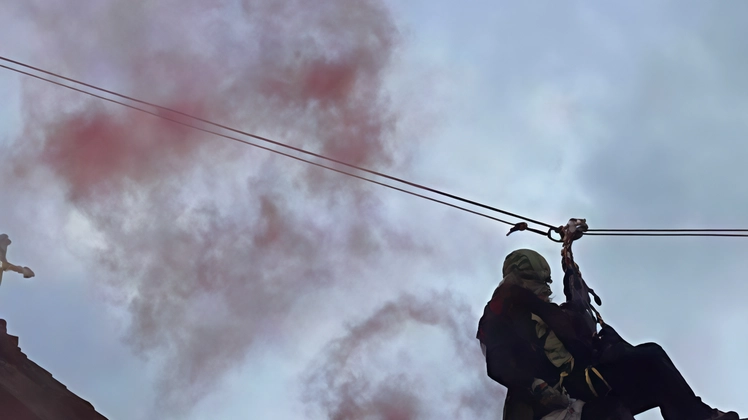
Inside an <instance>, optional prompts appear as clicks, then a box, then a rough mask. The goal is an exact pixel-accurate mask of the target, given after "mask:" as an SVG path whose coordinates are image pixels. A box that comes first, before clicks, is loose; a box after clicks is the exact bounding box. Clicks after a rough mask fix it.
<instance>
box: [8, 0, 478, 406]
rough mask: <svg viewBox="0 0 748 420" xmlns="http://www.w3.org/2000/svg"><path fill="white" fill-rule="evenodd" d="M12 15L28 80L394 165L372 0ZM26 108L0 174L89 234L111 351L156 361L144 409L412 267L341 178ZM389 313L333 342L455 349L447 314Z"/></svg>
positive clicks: (98, 7) (119, 124)
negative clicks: (78, 217)
mask: <svg viewBox="0 0 748 420" xmlns="http://www.w3.org/2000/svg"><path fill="white" fill-rule="evenodd" d="M17 8H18V10H17V13H19V15H20V16H21V17H22V18H26V19H28V20H29V21H31V22H34V23H35V24H36V26H35V27H34V30H35V31H36V32H37V33H38V34H39V37H41V38H43V42H40V43H38V45H41V46H43V47H38V48H37V50H32V53H31V56H30V57H29V59H28V60H27V61H29V62H32V63H35V64H38V65H39V66H42V67H46V68H49V69H53V70H57V71H60V72H62V73H65V74H67V75H70V76H72V77H76V78H79V79H83V80H86V81H90V82H92V83H94V84H101V85H104V86H105V87H111V88H113V89H115V90H120V91H123V92H124V93H128V94H131V95H133V96H136V97H139V98H142V99H145V100H148V101H152V102H156V103H159V104H163V105H166V106H170V107H174V108H177V109H179V110H181V111H185V112H189V113H194V114H198V115H200V116H202V117H205V118H209V119H212V120H214V121H216V122H220V123H224V124H228V125H231V126H234V127H236V128H239V129H245V130H248V131H252V132H255V133H257V134H262V135H268V136H270V137H272V138H275V139H278V140H282V141H285V142H289V143H293V144H294V145H296V146H302V147H305V148H308V149H310V150H313V151H316V152H319V153H323V154H326V155H328V156H331V157H333V158H336V159H342V160H345V161H347V162H350V163H353V164H358V165H365V166H368V167H371V168H373V169H379V170H382V169H386V166H387V165H388V164H390V163H391V162H392V160H393V156H394V154H395V153H397V150H396V149H395V148H394V146H393V145H394V142H393V136H394V134H395V132H394V130H395V127H396V122H397V119H396V115H397V110H395V109H394V108H393V107H392V106H391V103H390V98H389V97H388V95H387V94H386V92H385V89H384V82H383V79H384V78H385V77H386V75H387V71H388V69H389V66H390V63H391V61H392V59H393V55H394V52H395V50H396V45H397V40H398V34H397V29H396V28H395V25H394V24H393V21H392V18H391V16H390V15H389V12H388V11H387V10H386V8H385V7H384V6H383V4H381V3H380V2H379V1H378V0H360V1H349V0H332V1H326V2H308V1H302V0H284V1H272V2H267V1H259V0H258V1H249V0H245V1H242V2H230V1H227V2H213V3H210V2H205V1H198V0H189V1H181V0H180V1H176V0H172V1H155V0H154V1H143V2H129V1H120V2H108V3H102V2H100V1H98V0H88V1H83V2H81V1H63V0H58V1H57V2H49V1H46V0H45V1H41V0H39V1H28V2H24V3H23V4H22V5H20V6H17ZM72 40H76V42H72ZM25 92H26V93H25V94H26V96H25V97H24V101H25V102H26V108H27V109H28V110H29V113H28V115H26V121H25V123H26V125H27V126H26V131H25V138H24V139H19V140H18V142H17V143H16V147H17V150H16V152H15V154H16V155H17V157H20V158H22V160H20V161H17V165H16V167H15V171H16V173H17V174H26V175H34V176H35V178H34V179H37V178H36V177H37V176H39V175H38V174H39V173H47V172H48V173H51V175H52V176H53V179H54V182H57V183H59V185H60V186H61V187H62V188H64V190H65V191H66V193H67V196H66V197H67V198H68V200H69V202H70V203H71V204H72V205H73V206H75V207H76V208H77V209H78V210H79V211H80V212H82V213H83V214H84V215H86V216H87V217H88V218H89V220H90V222H91V223H92V225H93V227H94V228H95V229H96V230H97V232H98V233H99V234H100V235H101V237H102V238H103V242H104V243H105V244H106V246H105V248H104V249H100V250H95V251H97V258H96V260H97V262H98V263H100V264H102V265H101V267H107V268H108V269H109V270H110V273H109V275H107V276H106V277H105V278H104V279H102V281H101V283H102V285H103V286H105V287H110V288H112V290H114V291H115V293H117V294H118V295H119V296H121V298H122V299H123V300H125V301H126V302H128V303H127V305H128V307H129V310H130V315H131V317H132V323H131V325H130V328H129V331H128V333H127V341H128V343H129V344H130V345H132V347H133V348H134V349H136V350H137V351H138V352H141V353H143V354H146V355H155V356H158V357H160V359H159V360H164V369H163V371H162V380H161V382H160V384H159V395H158V396H157V397H156V400H157V401H158V404H159V406H160V407H159V410H162V409H168V410H170V411H169V412H170V413H172V414H174V415H176V416H180V415H183V414H184V413H185V412H186V411H187V410H189V409H190V408H191V406H192V405H194V404H195V403H197V402H198V401H199V400H200V398H201V397H202V396H204V395H205V393H206V392H208V391H210V390H211V389H212V388H213V387H214V386H215V385H216V384H217V382H218V381H219V380H220V379H221V378H222V375H224V374H225V373H226V372H227V371H229V370H231V369H232V368H233V367H235V366H237V365H238V364H239V363H240V362H241V361H242V360H243V359H244V358H245V357H246V355H247V354H248V353H251V352H252V351H253V349H254V348H255V346H258V345H268V344H271V345H272V343H274V342H277V341H279V340H284V339H286V338H285V337H288V336H294V335H300V334H302V333H303V331H302V328H301V327H299V325H303V323H301V322H298V321H295V320H293V319H289V316H290V315H289V314H290V313H292V312H294V310H296V309H298V308H299V307H305V306H304V305H310V306H309V308H310V310H313V309H314V308H315V307H317V308H320V307H322V306H324V301H316V302H310V300H311V299H310V298H309V296H315V295H319V294H320V293H323V292H324V291H325V290H331V289H333V288H336V289H337V290H343V291H345V290H346V288H349V287H350V285H351V284H354V283H355V282H356V279H357V278H358V277H359V276H360V275H362V273H363V272H364V269H363V268H364V267H366V266H367V264H372V263H373V261H377V260H379V259H381V258H386V256H387V255H391V254H397V253H405V252H416V251H417V250H416V249H415V248H413V247H412V242H413V241H411V240H409V239H408V238H407V237H406V236H404V235H402V234H401V233H399V229H397V228H395V227H392V226H388V225H387V224H385V223H381V219H382V218H383V217H382V216H381V211H380V205H379V200H378V198H377V197H378V196H377V195H374V194H372V193H371V192H370V191H371V187H370V186H368V185H364V184H362V183H361V182H360V181H356V180H349V179H343V178H341V176H340V175H337V174H330V173H327V172H324V171H323V170H320V169H316V168H310V167H307V166H304V165H302V164H299V163H298V162H295V161H291V160H288V159H285V158H281V157H277V156H275V155H271V154H268V153H266V152H261V151H257V150H254V149H249V148H247V147H243V146H241V145H238V144H236V143H233V142H228V141H225V140H221V139H217V138H215V137H212V136H209V135H207V134H204V133H200V132H197V131H194V130H190V129H187V128H185V127H180V126H178V125H175V124H172V123H170V122H168V121H164V120H160V119H157V118H155V117H153V116H150V115H145V114H141V113H138V112H136V111H133V110H130V109H126V108H124V107H119V106H116V105H112V104H107V103H105V102H102V101H100V100H96V99H87V98H85V97H82V96H80V95H78V94H75V95H71V94H70V93H68V92H65V91H62V90H61V89H60V88H57V87H50V86H46V85H39V82H37V81H28V82H26V85H25ZM40 98H44V102H45V106H44V107H43V108H39V103H40V102H39V99H40ZM36 167H38V168H41V170H42V171H41V172H39V173H35V172H33V171H32V170H30V169H28V168H36ZM380 191H381V190H376V192H377V193H378V192H380ZM96 277H97V280H98V277H99V276H96ZM390 284H394V281H390ZM386 286H387V283H383V284H382V285H381V287H386ZM441 303H442V304H443V305H447V306H449V305H452V304H454V302H450V301H448V300H447V301H443V302H441ZM315 305H316V306H315ZM399 305H401V306H397V307H395V308H394V309H395V310H396V312H395V313H396V314H399V315H398V317H397V318H396V319H390V318H387V317H386V316H385V317H384V318H382V317H383V315H382V314H381V313H378V314H376V315H375V316H374V317H373V318H372V320H370V321H369V322H368V323H367V324H365V325H364V326H363V327H362V328H361V329H357V330H353V331H351V335H350V336H349V337H348V338H346V339H345V340H346V341H344V342H343V345H344V346H351V345H352V344H350V343H353V342H367V340H371V337H375V336H377V335H378V334H379V333H380V332H381V331H382V330H384V329H387V328H389V325H390V324H393V323H394V324H397V323H400V322H402V321H404V320H406V319H410V318H412V319H414V320H416V321H417V322H424V323H428V324H432V325H437V326H439V327H440V328H441V327H443V328H446V330H447V331H448V333H449V334H450V336H451V337H453V338H454V337H457V336H458V335H461V334H462V333H463V331H461V330H459V329H460V328H462V326H463V325H462V324H461V325H459V326H458V325H456V324H455V321H454V319H452V318H450V317H451V316H453V315H454V313H453V312H452V311H451V310H447V311H446V312H443V313H441V312H440V313H436V312H433V313H432V312H431V311H432V309H431V308H429V307H420V306H418V305H417V303H413V302H409V301H405V302H404V303H403V302H401V303H400V304H399ZM402 305H405V306H402ZM403 308H406V309H403ZM445 309H449V308H448V307H446V308H445ZM397 311H400V312H397ZM306 313H310V311H306ZM311 313H313V311H311ZM307 316H308V315H307ZM471 328H472V327H471ZM470 334H472V329H470V330H469V334H468V335H470ZM455 339H456V338H455ZM345 343H349V344H345ZM457 347H461V346H457ZM470 351H471V352H472V351H475V349H471V350H470ZM332 357H333V359H335V360H334V361H333V362H331V363H343V361H340V360H338V356H332ZM465 357H467V356H465ZM465 360H467V359H465ZM463 362H464V360H463ZM409 380H410V379H409ZM331 389H332V390H335V391H336V392H340V395H339V396H334V397H330V396H329V395H321V396H320V398H323V399H325V401H327V402H326V403H325V404H327V406H329V408H328V411H329V412H331V413H332V412H335V413H336V414H335V415H334V416H333V418H340V419H343V418H357V417H359V416H360V415H365V414H367V413H374V412H377V413H379V414H380V415H381V416H384V418H388V419H393V420H394V419H406V418H407V419H409V418H415V416H416V414H417V413H418V412H420V410H421V405H422V404H421V402H420V400H419V397H418V396H417V395H412V394H408V393H407V392H404V390H403V389H401V388H400V386H399V385H392V384H385V385H381V386H376V387H371V388H365V389H355V390H351V389H349V388H347V385H345V384H344V385H335V386H333V387H332V388H331ZM362 396H363V397H362ZM359 397H362V398H365V399H366V402H365V403H358V402H356V401H354V400H356V399H357V398H359ZM337 398H342V400H340V401H339V400H338V399H337ZM330 404H333V405H336V408H332V406H330Z"/></svg>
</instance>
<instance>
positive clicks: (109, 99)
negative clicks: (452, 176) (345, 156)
mask: <svg viewBox="0 0 748 420" xmlns="http://www.w3.org/2000/svg"><path fill="white" fill-rule="evenodd" d="M0 67H1V68H5V69H8V70H12V71H15V72H18V73H21V74H24V75H26V76H29V77H33V78H36V79H39V80H44V81H45V82H49V83H52V84H55V85H58V86H62V87H65V88H68V89H71V90H74V91H76V92H80V93H84V94H86V95H90V96H93V97H95V98H98V99H102V100H105V101H108V102H111V103H115V104H118V105H122V106H125V107H127V108H130V109H134V110H137V111H140V112H144V113H146V114H150V115H153V116H155V117H158V118H163V119H165V120H167V121H171V122H173V123H175V124H179V125H182V126H185V127H189V128H192V129H195V130H198V131H202V132H204V133H208V134H213V135H215V136H219V137H223V138H226V139H229V140H234V141H237V142H240V143H243V144H246V145H248V146H254V147H257V148H259V149H262V150H267V151H268V152H273V153H276V154H279V155H281V156H285V157H288V158H291V159H295V160H298V161H300V162H305V163H308V164H310V165H314V166H317V167H320V168H324V169H328V170H331V171H333V172H337V173H339V174H343V175H348V176H350V177H353V178H357V179H360V180H363V181H368V182H371V183H374V184H376V185H380V186H383V187H387V188H390V189H393V190H395V191H400V192H403V193H406V194H410V195H413V196H416V197H420V198H423V199H426V200H429V201H433V202H435V203H439V204H444V205H445V206H449V207H452V208H455V209H458V210H462V211H465V212H468V213H472V214H475V215H477V216H481V217H485V218H487V219H491V220H494V221H497V222H501V223H504V224H507V225H510V226H515V225H516V224H515V223H512V222H508V221H506V220H502V219H499V218H497V217H493V216H490V215H487V214H484V213H481V212H478V211H474V210H470V209H468V208H465V207H462V206H458V205H456V204H452V203H448V202H446V201H443V200H438V199H436V198H433V197H429V196H426V195H423V194H418V193H415V192H413V191H408V190H406V189H403V188H399V187H396V186H393V185H389V184H385V183H383V182H379V181H375V180H373V179H369V178H366V177H363V176H360V175H356V174H352V173H350V172H346V171H343V170H340V169H336V168H333V167H330V166H326V165H323V164H321V163H318V162H313V161H311V160H308V159H304V158H301V157H298V156H294V155H291V154H288V153H284V152H281V151H278V150H275V149H272V148H269V147H265V146H262V145H259V144H256V143H252V142H250V141H247V140H243V139H239V138H236V137H232V136H229V135H226V134H222V133H218V132H216V131H211V130H208V129H205V128H202V127H197V126H195V125H192V124H189V123H186V122H184V121H179V120H176V119H174V118H169V117H167V116H164V115H161V114H158V113H156V112H153V111H148V110H145V109H142V108H138V107H136V106H134V105H130V104H126V103H123V102H119V101H117V100H114V99H111V98H106V97H104V96H100V95H97V94H95V93H91V92H87V91H85V90H82V89H78V88H75V87H72V86H68V85H65V84H63V83H59V82H56V81H54V80H49V79H45V78H43V77H41V76H38V75H35V74H31V73H27V72H25V71H23V70H18V69H14V68H11V67H8V66H5V65H3V64H0Z"/></svg>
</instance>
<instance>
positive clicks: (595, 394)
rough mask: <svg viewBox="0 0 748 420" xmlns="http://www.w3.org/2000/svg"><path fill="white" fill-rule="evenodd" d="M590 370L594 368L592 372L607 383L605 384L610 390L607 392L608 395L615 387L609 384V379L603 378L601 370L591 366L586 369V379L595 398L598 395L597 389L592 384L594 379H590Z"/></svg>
mask: <svg viewBox="0 0 748 420" xmlns="http://www.w3.org/2000/svg"><path fill="white" fill-rule="evenodd" d="M590 370H592V373H594V374H595V375H596V376H597V377H598V378H600V380H601V381H603V383H604V384H605V386H607V387H608V391H607V392H606V393H605V394H606V395H607V394H608V392H610V390H611V389H613V388H612V387H611V386H610V384H608V381H606V380H605V378H603V375H601V374H600V371H599V370H597V369H596V368H595V367H594V366H590V367H588V368H585V369H584V379H585V381H587V386H588V387H589V388H590V391H592V395H594V396H595V398H597V397H598V395H597V391H595V387H594V386H593V385H592V380H590Z"/></svg>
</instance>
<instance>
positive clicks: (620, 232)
mask: <svg viewBox="0 0 748 420" xmlns="http://www.w3.org/2000/svg"><path fill="white" fill-rule="evenodd" d="M0 60H3V61H6V62H9V63H12V64H15V65H18V66H22V67H25V68H28V69H32V70H34V71H37V72H40V73H43V74H47V75H50V76H54V77H57V78H60V79H62V80H66V81H68V82H71V83H75V84H78V85H80V86H85V87H87V88H90V89H94V90H97V91H100V92H104V93H107V94H109V95H112V96H116V97H119V98H123V99H126V100H129V101H132V102H136V103H139V104H143V105H147V106H150V107H153V108H156V109H159V110H163V111H167V112H169V113H172V114H174V115H179V116H183V117H186V118H189V119H191V120H195V121H199V122H202V123H204V124H208V125H211V126H214V127H218V128H221V129H224V130H227V131H231V132H234V133H237V134H241V135H244V136H247V137H251V138H254V139H257V140H261V141H264V142H267V143H270V144H273V145H275V146H279V147H283V148H286V149H289V150H293V151H295V152H298V153H303V154H306V155H308V156H312V157H315V158H317V159H322V160H326V161H329V162H333V163H336V164H338V165H342V166H345V167H348V168H351V169H355V170H358V171H361V172H365V173H368V174H371V175H375V176H378V177H381V178H385V179H388V180H391V181H395V182H399V183H401V184H404V185H408V186H410V187H414V188H418V189H421V190H424V191H428V192H431V193H434V194H438V195H441V196H444V197H448V198H451V199H453V200H456V201H461V202H464V203H467V204H471V205H474V206H477V207H481V208H484V209H487V210H491V211H494V212H497V213H501V214H505V215H508V216H511V217H515V218H518V219H521V220H525V221H527V222H531V223H535V224H537V225H541V226H544V227H546V228H548V229H549V231H548V235H550V232H551V231H555V232H558V229H559V228H558V227H555V226H553V225H551V224H548V223H544V222H541V221H538V220H535V219H531V218H529V217H525V216H521V215H519V214H516V213H512V212H509V211H506V210H502V209H499V208H497V207H493V206H489V205H486V204H483V203H480V202H477V201H474V200H469V199H466V198H463V197H460V196H457V195H454V194H451V193H447V192H444V191H441V190H438V189H435V188H431V187H427V186H425V185H422V184H418V183H415V182H411V181H407V180H405V179H402V178H398V177H395V176H392V175H387V174H385V173H382V172H378V171H375V170H371V169H367V168H363V167H360V166H357V165H354V164H350V163H348V162H345V161H341V160H338V159H335V158H331V157H328V156H324V155H321V154H318V153H314V152H310V151H308V150H305V149H302V148H299V147H295V146H291V145H288V144H285V143H281V142H279V141H276V140H272V139H269V138H266V137H262V136H259V135H256V134H252V133H249V132H245V131H241V130H238V129H235V128H232V127H229V126H226V125H223V124H219V123H215V122H213V121H210V120H207V119H204V118H201V117H197V116H194V115H191V114H188V113H185V112H181V111H178V110H175V109H172V108H168V107H165V106H161V105H158V104H154V103H151V102H147V101H143V100H140V99H137V98H134V97H130V96H127V95H123V94H120V93H117V92H114V91H111V90H108V89H104V88H100V87H98V86H95V85H92V84H89V83H85V82H81V81H79V80H76V79H73V78H70V77H66V76H62V75H59V74H57V73H53V72H51V71H47V70H44V69H41V68H38V67H34V66H31V65H28V64H25V63H22V62H19V61H16V60H12V59H9V58H6V57H3V56H0ZM0 67H1V68H4V69H7V70H10V71H14V72H17V73H19V74H23V75H25V76H29V77H33V78H36V79H39V80H42V81H45V82H48V83H52V84H54V85H57V86H61V87H64V88H68V89H71V90H73V91H76V92H79V93H83V94H86V95H89V96H92V97H95V98H98V99H102V100H105V101H108V102H111V103H115V104H118V105H122V106H125V107H127V108H130V109H134V110H137V111H141V112H144V113H146V114H149V115H152V116H155V117H158V118H162V119H165V120H167V121H171V122H173V123H176V124H179V125H182V126H185V127H189V128H192V129H195V130H198V131H202V132H205V133H208V134H213V135H216V136H219V137H223V138H226V139H229V140H233V141H237V142H239V143H242V144H245V145H248V146H253V147H257V148H259V149H262V150H266V151H269V152H273V153H276V154H279V155H281V156H285V157H289V158H292V159H295V160H298V161H301V162H305V163H308V164H310V165H313V166H317V167H320V168H324V169H328V170H331V171H333V172H337V173H340V174H344V175H348V176H351V177H353V178H357V179H360V180H364V181H368V182H371V183H374V184H377V185H380V186H383V187H387V188H390V189H393V190H396V191H400V192H404V193H406V194H410V195H413V196H416V197H420V198H424V199H426V200H429V201H433V202H436V203H439V204H444V205H446V206H449V207H452V208H455V209H459V210H463V211H465V212H468V213H472V214H475V215H478V216H481V217H485V218H488V219H491V220H494V221H497V222H501V223H504V224H507V225H510V226H514V227H515V228H516V227H517V226H519V225H520V224H519V223H517V224H515V223H512V222H509V221H506V220H502V219H499V218H496V217H493V216H490V215H487V214H485V213H481V212H478V211H474V210H470V209H468V208H465V207H462V206H459V205H455V204H452V203H449V202H446V201H443V200H438V199H435V198H433V197H429V196H426V195H423V194H418V193H415V192H413V191H409V190H406V189H403V188H399V187H395V186H393V185H390V184H386V183H383V182H379V181H375V180H373V179H370V178H366V177H363V176H360V175H356V174H353V173H350V172H346V171H343V170H340V169H336V168H333V167H330V166H327V165H323V164H321V163H318V162H314V161H311V160H308V159H304V158H301V157H298V156H294V155H291V154H288V153H284V152H281V151H278V150H275V149H272V148H269V147H265V146H262V145H259V144H257V143H253V142H249V141H247V140H243V139H240V138H237V137H233V136H229V135H226V134H222V133H219V132H216V131H212V130H208V129H205V128H202V127H198V126H195V125H193V124H189V123H187V122H184V121H180V120H177V119H175V118H170V117H167V116H165V115H163V114H160V113H157V112H153V111H149V110H146V109H143V108H139V107H137V106H134V105H131V104H127V103H124V102H120V101H117V100H114V99H111V98H107V97H104V96H101V95H97V94H95V93H92V92H89V91H86V90H83V89H79V88H76V87H73V86H69V85H66V84H64V83H60V82H57V81H54V80H50V79H47V78H44V77H41V76H39V75H35V74H32V73H29V72H26V71H23V70H19V69H16V68H13V67H9V66H5V65H2V64H0ZM520 230H530V231H532V232H535V233H539V234H545V232H542V231H538V230H536V229H532V228H528V227H526V226H525V227H524V228H523V229H520ZM736 232H745V233H736ZM585 235H590V236H711V237H748V229H589V230H588V231H587V232H585ZM549 237H550V236H549Z"/></svg>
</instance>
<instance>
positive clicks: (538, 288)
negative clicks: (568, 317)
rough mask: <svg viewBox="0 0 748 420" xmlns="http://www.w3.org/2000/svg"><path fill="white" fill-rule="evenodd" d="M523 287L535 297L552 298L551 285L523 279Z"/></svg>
mask: <svg viewBox="0 0 748 420" xmlns="http://www.w3.org/2000/svg"><path fill="white" fill-rule="evenodd" d="M521 285H522V287H523V288H525V289H527V290H530V291H531V292H533V293H534V294H535V295H537V296H540V297H541V298H549V297H550V296H551V293H552V292H551V285H550V284H548V283H546V282H539V281H537V280H528V279H522V284H521Z"/></svg>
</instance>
